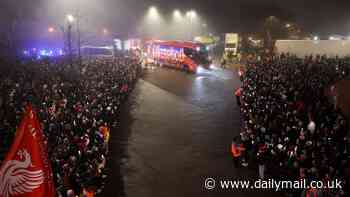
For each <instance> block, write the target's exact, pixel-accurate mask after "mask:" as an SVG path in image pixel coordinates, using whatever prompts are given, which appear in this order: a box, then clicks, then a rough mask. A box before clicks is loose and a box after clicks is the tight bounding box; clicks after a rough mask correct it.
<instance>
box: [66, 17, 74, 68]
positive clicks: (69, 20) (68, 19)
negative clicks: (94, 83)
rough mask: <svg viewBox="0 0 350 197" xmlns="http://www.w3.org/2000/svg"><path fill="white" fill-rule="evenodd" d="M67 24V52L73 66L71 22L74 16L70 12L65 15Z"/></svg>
mask: <svg viewBox="0 0 350 197" xmlns="http://www.w3.org/2000/svg"><path fill="white" fill-rule="evenodd" d="M66 19H67V24H68V30H67V45H68V54H69V61H70V64H71V66H73V50H72V24H73V22H74V20H75V18H74V16H73V15H71V14H68V15H67V16H66Z"/></svg>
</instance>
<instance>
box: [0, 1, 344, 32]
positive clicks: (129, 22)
mask: <svg viewBox="0 0 350 197" xmlns="http://www.w3.org/2000/svg"><path fill="white" fill-rule="evenodd" d="M79 1H80V2H81V3H80V6H79V7H80V11H81V13H82V15H83V16H85V22H86V23H88V24H89V25H90V28H91V27H95V28H100V27H109V28H110V29H111V30H112V31H113V32H116V33H118V34H121V35H130V34H133V32H135V30H136V29H137V25H138V23H139V22H140V20H141V18H142V17H143V16H144V14H145V12H146V10H147V8H148V7H149V6H151V5H154V6H157V8H158V9H159V11H160V12H161V13H162V14H164V15H165V16H169V17H170V16H171V13H172V11H173V10H174V9H175V8H177V9H180V10H182V11H186V10H190V9H194V10H196V11H197V12H198V14H199V15H200V16H201V17H202V18H203V19H204V20H205V21H206V23H207V24H208V26H209V27H210V28H211V29H212V31H213V32H216V33H224V32H246V31H248V32H249V31H250V32H254V31H257V30H258V29H259V25H260V24H261V22H262V21H263V19H264V18H265V17H267V16H270V15H275V16H277V17H279V18H281V19H284V20H286V21H291V22H296V23H297V24H299V25H300V26H301V27H302V28H303V29H305V30H306V31H309V32H312V33H319V34H343V35H349V34H350V0H332V1H331V0H291V1H287V0H1V2H0V24H1V26H2V29H3V25H4V24H6V21H7V18H8V17H10V16H11V15H14V13H20V15H21V16H22V20H23V21H25V22H33V21H34V22H35V23H37V24H43V26H47V24H61V23H63V22H62V18H63V17H64V15H65V14H66V13H69V12H74V11H75V10H76V7H78V6H77V2H79Z"/></svg>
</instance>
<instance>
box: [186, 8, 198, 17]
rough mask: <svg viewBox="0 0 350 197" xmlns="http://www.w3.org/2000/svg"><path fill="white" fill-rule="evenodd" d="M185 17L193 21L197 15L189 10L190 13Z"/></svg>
mask: <svg viewBox="0 0 350 197" xmlns="http://www.w3.org/2000/svg"><path fill="white" fill-rule="evenodd" d="M186 16H187V17H189V18H191V19H194V18H196V17H197V13H196V12H195V11H194V10H191V11H188V12H187V13H186Z"/></svg>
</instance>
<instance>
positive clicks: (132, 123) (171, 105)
mask: <svg viewBox="0 0 350 197" xmlns="http://www.w3.org/2000/svg"><path fill="white" fill-rule="evenodd" d="M239 85H240V82H239V79H238V77H237V74H236V73H233V72H232V71H229V70H221V69H213V70H202V71H201V72H199V73H198V74H196V75H193V74H187V73H185V72H180V71H176V70H171V69H166V68H156V69H153V70H148V71H147V72H146V73H145V75H144V77H143V78H142V79H140V80H139V82H138V83H137V85H136V87H135V90H134V91H133V93H132V94H131V95H130V97H129V98H128V100H127V102H126V103H125V105H124V106H125V107H124V108H123V109H122V113H121V120H120V122H121V125H120V129H118V130H117V131H115V132H112V133H111V142H110V158H109V159H108V164H107V165H108V169H109V170H108V172H107V173H108V176H109V177H108V178H107V182H106V186H105V188H104V190H103V192H102V194H101V195H100V196H105V197H107V196H128V197H180V196H181V197H182V196H186V197H187V196H201V197H202V196H236V197H243V196H267V195H268V196H277V195H275V194H272V193H265V194H266V195H264V193H261V191H260V192H254V191H247V190H245V191H244V190H241V191H232V190H227V191H223V190H220V189H214V190H211V191H208V190H206V189H205V187H204V181H205V179H206V178H208V177H211V178H215V179H217V180H219V179H220V178H225V177H226V178H232V179H244V178H248V177H249V178H256V176H257V171H254V170H252V169H247V168H240V169H235V168H234V167H233V164H232V160H231V157H230V145H231V141H232V139H233V137H234V136H236V135H238V133H239V128H240V115H239V109H238V107H237V106H236V104H235V98H234V96H233V91H234V89H235V88H236V87H238V86H239Z"/></svg>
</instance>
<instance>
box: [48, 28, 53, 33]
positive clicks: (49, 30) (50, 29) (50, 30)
mask: <svg viewBox="0 0 350 197" xmlns="http://www.w3.org/2000/svg"><path fill="white" fill-rule="evenodd" d="M47 31H48V32H49V33H52V32H54V31H55V28H53V27H49V28H48V29H47Z"/></svg>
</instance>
